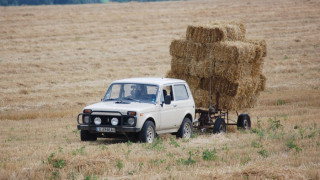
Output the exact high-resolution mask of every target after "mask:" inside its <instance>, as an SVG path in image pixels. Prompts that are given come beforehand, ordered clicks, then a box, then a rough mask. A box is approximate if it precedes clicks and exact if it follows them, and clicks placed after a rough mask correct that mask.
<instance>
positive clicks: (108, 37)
mask: <svg viewBox="0 0 320 180" xmlns="http://www.w3.org/2000/svg"><path fill="white" fill-rule="evenodd" d="M319 12H320V4H319V2H318V1H313V0H311V1H295V0H294V1H289V0H285V1H271V0H267V1H252V2H251V1H250V2H249V1H233V0H232V1H220V0H218V1H215V2H211V1H187V2H161V3H127V4H116V3H111V4H105V5H79V6H37V7H32V6H30V7H0V21H1V23H0V78H1V81H0V117H1V120H0V125H1V131H0V132H1V133H0V146H1V147H0V154H1V155H0V179H49V178H52V179H55V178H56V179H59V178H61V179H84V178H85V177H89V176H91V177H98V178H99V179H104V178H108V179H215V178H216V179H320V173H319V168H320V158H319V157H320V154H319V152H320V135H319V131H320V129H319V127H320V121H319V116H320V111H319V109H320V101H319V99H320V92H319V91H320V89H319V88H320V80H319V79H320V61H319V56H320V33H319V31H320V29H319V26H320V23H319V19H320V13H319ZM230 19H232V20H234V21H237V22H243V23H244V24H246V27H247V32H246V35H247V37H246V38H248V39H265V40H266V42H267V45H268V56H267V57H266V58H265V64H264V69H263V74H265V75H266V77H267V78H268V81H267V84H266V90H265V92H262V93H261V95H260V97H259V102H258V105H257V106H255V108H253V109H250V110H249V113H250V115H251V118H252V121H253V128H254V131H253V132H241V131H235V130H232V129H231V130H230V133H227V134H223V135H211V134H209V133H206V134H198V135H197V136H196V137H195V138H192V139H191V140H189V141H188V140H181V139H178V140H176V139H174V138H173V139H172V137H171V136H170V135H165V136H160V139H161V140H160V141H159V142H158V144H155V145H146V144H140V143H133V144H131V143H129V142H127V141H125V140H117V139H102V140H98V141H97V142H92V143H87V142H80V140H79V132H78V131H76V121H75V119H76V115H77V113H79V112H80V111H81V108H82V107H83V106H85V105H87V104H90V103H93V102H97V101H99V100H100V98H101V97H102V96H103V95H104V92H105V90H106V87H107V85H108V84H109V83H110V82H111V81H112V80H115V79H120V78H126V77H137V76H138V77H141V76H165V73H166V72H167V71H168V70H169V69H170V61H171V58H170V54H169V45H170V42H171V41H172V40H173V39H181V37H182V36H183V35H184V34H185V30H186V27H187V26H188V25H189V24H190V23H202V22H204V23H205V22H208V21H212V20H221V21H225V20H230ZM32 112H34V113H32ZM258 122H260V126H261V127H259V126H258V124H259V123H258ZM280 125H282V126H280ZM275 127H277V128H275ZM177 144H178V145H177ZM176 146H177V147H176ZM214 148H215V149H216V151H215V152H216V153H214ZM207 150H208V151H207ZM189 152H191V154H192V156H191V159H190V160H189V161H188V158H189ZM204 152H206V153H207V157H213V158H212V159H214V160H204V159H203V157H202V155H203V153H204ZM52 153H54V156H51V155H52ZM214 157H215V158H214ZM192 160H193V161H192ZM59 167H60V168H59Z"/></svg>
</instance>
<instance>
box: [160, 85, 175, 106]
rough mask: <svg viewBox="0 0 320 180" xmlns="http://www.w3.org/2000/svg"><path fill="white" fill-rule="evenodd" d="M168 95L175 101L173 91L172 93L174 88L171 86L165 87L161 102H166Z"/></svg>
mask: <svg viewBox="0 0 320 180" xmlns="http://www.w3.org/2000/svg"><path fill="white" fill-rule="evenodd" d="M166 95H170V96H171V101H173V100H174V97H173V91H172V86H171V85H169V86H163V89H162V93H161V98H160V100H161V102H164V97H165V96H166Z"/></svg>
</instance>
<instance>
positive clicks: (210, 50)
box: [167, 22, 266, 110]
mask: <svg viewBox="0 0 320 180" xmlns="http://www.w3.org/2000/svg"><path fill="white" fill-rule="evenodd" d="M245 33H246V30H245V27H244V25H243V24H241V23H235V22H231V23H222V22H212V23H208V24H205V25H200V26H188V28H187V33H186V39H180V40H174V41H172V42H171V45H170V54H171V56H172V60H171V70H170V71H169V72H168V73H167V77H171V78H179V79H184V80H186V81H187V82H188V84H189V86H190V88H191V91H192V93H193V97H194V99H195V102H196V106H197V107H198V108H201V107H203V108H208V107H209V106H210V105H212V104H214V103H216V102H218V103H219V108H221V109H225V110H240V109H245V108H251V107H253V106H254V105H255V103H256V101H257V97H258V95H259V92H260V91H263V90H264V89H265V84H266V77H265V76H264V75H263V74H262V68H263V61H264V57H265V56H266V42H265V41H264V40H247V39H245Z"/></svg>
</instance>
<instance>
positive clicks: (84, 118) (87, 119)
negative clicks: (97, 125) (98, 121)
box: [83, 116, 89, 124]
mask: <svg viewBox="0 0 320 180" xmlns="http://www.w3.org/2000/svg"><path fill="white" fill-rule="evenodd" d="M83 123H85V124H89V116H83Z"/></svg>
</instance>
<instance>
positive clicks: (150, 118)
mask: <svg viewBox="0 0 320 180" xmlns="http://www.w3.org/2000/svg"><path fill="white" fill-rule="evenodd" d="M147 121H151V122H153V124H154V127H155V128H156V127H157V125H156V121H155V120H154V119H153V118H152V117H148V118H147V119H146V120H145V121H144V123H143V124H145V123H146V122H147Z"/></svg>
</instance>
